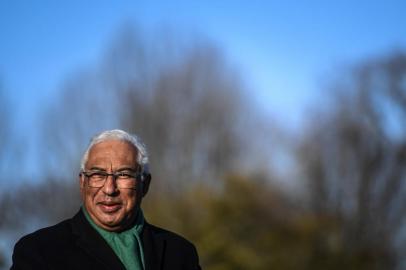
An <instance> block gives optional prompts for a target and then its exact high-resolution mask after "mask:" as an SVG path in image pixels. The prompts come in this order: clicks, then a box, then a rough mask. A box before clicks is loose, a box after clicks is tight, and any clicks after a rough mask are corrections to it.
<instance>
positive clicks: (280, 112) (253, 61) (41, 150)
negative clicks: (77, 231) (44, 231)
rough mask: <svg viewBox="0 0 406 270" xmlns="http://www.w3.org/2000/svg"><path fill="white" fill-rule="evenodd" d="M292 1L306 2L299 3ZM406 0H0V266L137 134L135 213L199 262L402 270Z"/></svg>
mask: <svg viewBox="0 0 406 270" xmlns="http://www.w3.org/2000/svg"><path fill="white" fill-rule="evenodd" d="M305 2H306V3H305ZM405 11H406V4H405V2H403V1H391V0H389V1H347V0H344V1H334V2H333V1H303V2H299V1H226V0H224V1H212V2H208V1H204V2H203V1H202V2H197V1H115V2H113V1H76V0H74V1H64V2H62V1H58V2H57V1H35V2H34V1H22V0H17V1H8V0H3V1H1V2H0V36H1V42H0V115H1V118H0V122H1V124H0V140H1V142H2V147H1V148H0V268H1V269H8V268H9V266H10V263H11V254H12V249H13V246H14V243H15V242H16V241H17V240H18V239H19V238H20V237H22V236H23V235H24V234H27V233H29V232H32V231H35V230H37V229H39V228H41V227H44V226H49V225H52V224H55V223H56V222H59V221H61V220H62V219H66V218H69V217H71V216H72V215H74V214H75V213H76V211H77V210H78V207H79V206H80V198H79V188H78V179H77V175H78V172H79V161H80V159H81V155H82V154H83V151H84V150H85V147H86V145H87V143H88V142H89V139H90V137H91V136H93V135H94V134H95V133H97V132H100V131H102V130H105V129H111V128H121V129H125V130H128V131H130V132H133V133H136V134H139V135H140V136H141V138H143V139H144V141H145V142H146V143H147V146H148V148H149V152H150V156H151V170H152V176H153V182H152V186H151V188H150V192H149V194H148V196H147V197H146V199H145V201H144V202H143V208H144V213H145V216H146V218H147V219H148V221H150V222H151V223H154V224H156V225H159V226H163V227H166V228H168V229H170V230H173V231H176V232H178V233H180V234H183V235H184V236H186V237H187V238H189V239H190V240H191V241H193V242H194V243H195V244H196V246H197V248H198V251H199V255H200V260H201V265H202V267H203V269H208V270H226V269H244V270H246V269H292V270H293V269H333V270H334V269H368V270H371V269H372V270H373V269H385V270H388V269H406V260H405V256H404V254H405V252H406V241H405V240H406V230H405V221H406V196H405V195H406V184H405V180H406V177H405V176H406V171H405V170H406V27H405V26H406V16H405V15H404V14H405Z"/></svg>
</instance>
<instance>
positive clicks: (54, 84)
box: [0, 0, 406, 129]
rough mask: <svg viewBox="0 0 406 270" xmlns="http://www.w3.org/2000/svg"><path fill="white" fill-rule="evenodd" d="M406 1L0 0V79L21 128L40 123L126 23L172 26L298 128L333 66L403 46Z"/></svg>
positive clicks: (405, 46)
mask: <svg viewBox="0 0 406 270" xmlns="http://www.w3.org/2000/svg"><path fill="white" fill-rule="evenodd" d="M305 2H306V3H305ZM405 3H406V2H404V1H347V0H345V1H200V2H198V1H135V0H133V1H77V0H73V1H45V0H43V1H28V0H27V1H21V0H16V1H12V0H0V36H1V42H0V80H1V81H2V84H3V87H4V88H5V90H6V91H7V95H8V97H9V98H10V99H11V100H12V101H13V102H14V104H16V105H15V106H14V110H13V111H14V112H15V113H16V114H17V119H18V118H21V119H23V117H24V119H28V120H26V121H23V122H20V126H19V127H18V128H22V129H26V128H28V129H35V122H34V121H30V117H35V115H36V114H37V113H38V111H39V110H40V109H41V108H42V107H43V105H44V104H46V103H49V102H52V98H53V97H54V96H55V95H56V94H57V91H58V90H59V89H60V87H59V86H60V85H61V84H62V82H63V81H64V80H65V79H66V78H67V77H69V75H70V74H72V72H76V71H77V70H79V69H81V68H86V67H92V66H94V65H96V64H97V61H99V59H100V57H101V56H102V55H103V52H104V51H105V50H106V48H107V46H108V44H109V42H110V41H111V40H112V38H113V36H114V34H115V33H116V31H117V30H118V29H119V28H120V26H121V25H123V23H125V22H128V21H130V22H135V23H138V24H139V26H140V27H142V28H144V29H146V30H147V31H148V29H155V28H158V27H161V26H162V25H167V26H169V27H171V28H172V29H174V30H175V31H176V30H179V31H181V32H185V31H186V32H195V31H196V32H198V33H202V34H203V35H206V36H208V37H209V38H210V39H211V40H212V41H213V42H215V43H217V44H218V45H219V46H220V47H221V48H222V49H223V50H224V51H225V52H226V54H227V55H228V56H229V59H230V60H231V62H232V63H235V65H236V67H237V68H238V69H240V70H241V71H242V74H244V75H245V76H246V79H247V81H248V84H249V85H251V89H252V94H251V95H252V96H253V97H254V99H255V100H256V101H257V102H258V108H259V109H261V110H264V111H266V112H268V113H270V114H272V115H276V117H277V118H279V119H283V121H285V122H286V123H287V124H288V125H290V124H289V123H291V125H293V126H294V125H297V124H298V123H300V120H301V119H302V116H303V114H304V110H305V109H306V108H307V106H308V105H309V104H310V103H317V102H322V101H323V98H324V96H325V95H326V93H325V92H324V93H323V92H322V91H320V83H323V78H324V76H325V75H326V74H328V73H329V72H331V71H332V70H333V71H334V69H335V68H336V67H339V66H341V65H347V64H352V63H357V62H358V61H360V60H362V59H365V58H368V57H371V56H379V55H382V54H386V53H389V52H390V51H391V50H394V49H397V50H401V49H404V50H405V49H406V27H405V26H406V16H405V15H404V14H405V12H406V4H405ZM27 115H28V116H29V117H28V118H26V116H27Z"/></svg>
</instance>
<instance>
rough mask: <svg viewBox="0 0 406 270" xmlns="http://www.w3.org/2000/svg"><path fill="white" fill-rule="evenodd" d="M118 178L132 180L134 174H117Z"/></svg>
mask: <svg viewBox="0 0 406 270" xmlns="http://www.w3.org/2000/svg"><path fill="white" fill-rule="evenodd" d="M117 177H118V178H121V179H128V178H132V177H133V176H132V174H130V173H127V172H119V173H117Z"/></svg>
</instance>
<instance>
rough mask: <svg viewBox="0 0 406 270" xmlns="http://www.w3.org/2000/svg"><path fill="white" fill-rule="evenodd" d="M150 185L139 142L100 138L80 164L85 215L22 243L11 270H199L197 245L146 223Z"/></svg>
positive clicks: (121, 136) (118, 134) (111, 134)
mask: <svg viewBox="0 0 406 270" xmlns="http://www.w3.org/2000/svg"><path fill="white" fill-rule="evenodd" d="M150 181H151V175H150V173H149V170H148V155H147V151H146V149H145V146H144V144H143V143H141V142H140V140H139V139H138V137H136V136H133V135H130V134H128V133H126V132H124V131H122V130H110V131H104V132H102V133H100V134H99V135H97V136H95V137H94V138H93V139H92V140H91V142H90V144H89V146H88V148H87V150H86V151H85V153H84V155H83V159H82V163H81V172H80V174H79V183H80V192H81V195H82V200H83V206H82V207H81V209H80V211H79V212H78V213H77V214H76V215H75V216H74V217H73V218H71V219H67V220H65V221H62V222H61V223H59V224H57V225H54V226H52V227H48V228H44V229H41V230H39V231H36V232H34V233H32V234H29V235H27V236H25V237H23V238H22V239H21V240H20V241H18V242H17V244H16V245H15V247H14V253H13V265H12V267H11V269H147V270H148V269H168V270H176V269H200V266H199V262H198V256H197V252H196V249H195V247H194V246H193V244H191V243H190V242H188V241H187V240H186V239H184V238H182V237H181V236H178V235H176V234H174V233H172V232H169V231H166V230H164V229H160V228H158V227H155V226H153V225H151V224H149V223H147V222H146V221H145V219H144V216H143V213H142V210H141V208H140V205H141V201H142V198H143V197H144V196H145V195H146V194H147V192H148V188H149V184H150Z"/></svg>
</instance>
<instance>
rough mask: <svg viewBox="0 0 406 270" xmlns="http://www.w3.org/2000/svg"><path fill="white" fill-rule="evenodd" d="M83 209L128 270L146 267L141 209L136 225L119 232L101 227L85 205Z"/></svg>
mask: <svg viewBox="0 0 406 270" xmlns="http://www.w3.org/2000/svg"><path fill="white" fill-rule="evenodd" d="M82 210H83V212H84V213H85V216H86V219H87V220H88V221H89V223H90V224H91V225H92V227H93V228H95V230H96V231H97V232H98V233H99V234H100V235H101V236H102V237H103V238H104V240H106V242H107V243H108V244H109V246H110V247H111V248H112V249H113V250H114V252H115V253H116V255H117V256H118V257H119V258H120V260H121V262H122V263H123V264H124V266H125V268H126V269H127V270H143V269H145V263H144V251H143V248H142V243H141V238H140V235H141V232H142V228H143V226H144V215H143V213H142V210H141V209H139V210H138V213H137V218H136V221H135V224H134V226H133V227H131V228H130V229H128V230H126V231H123V232H119V233H117V232H109V231H106V230H104V229H102V228H100V227H99V226H97V225H96V224H95V223H94V221H93V220H92V219H91V217H90V216H89V213H88V212H87V211H86V209H85V207H83V206H82Z"/></svg>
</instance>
